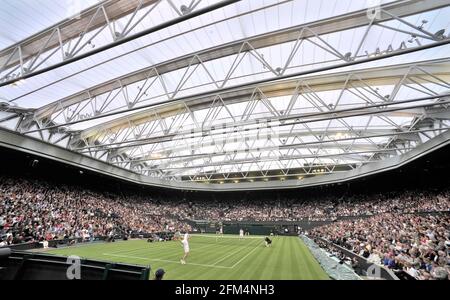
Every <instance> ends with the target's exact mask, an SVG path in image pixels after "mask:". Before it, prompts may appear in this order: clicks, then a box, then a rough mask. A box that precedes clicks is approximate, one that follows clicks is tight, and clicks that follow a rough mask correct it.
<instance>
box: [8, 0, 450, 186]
mask: <svg viewBox="0 0 450 300" xmlns="http://www.w3.org/2000/svg"><path fill="white" fill-rule="evenodd" d="M448 16H450V0H409V1H408V0H399V1H395V0H390V1H389V0H386V1H381V0H380V1H377V0H374V1H362V0H361V1H357V0H314V1H313V0H261V1H251V0H234V1H232V0H228V1H226V0H224V1H219V0H217V1H214V0H104V1H94V0H89V1H85V0H84V1H71V0H64V1H57V2H55V1H51V0H35V1H27V2H25V1H24V2H21V1H15V0H4V1H3V3H2V7H1V9H0V28H2V31H3V33H2V34H1V35H0V48H1V49H2V50H0V127H2V128H3V129H4V130H9V131H14V132H15V133H16V134H18V135H20V136H21V138H23V139H31V140H39V141H40V142H41V143H43V145H46V147H49V149H50V147H55V146H57V147H59V149H61V151H62V150H63V149H65V150H64V151H66V150H70V151H71V153H72V154H73V159H72V160H73V162H74V163H76V162H79V161H81V160H83V159H91V160H92V159H94V160H96V161H101V162H102V163H103V166H108V169H109V168H110V167H114V170H120V172H121V173H122V174H128V175H126V176H128V177H129V179H130V180H134V181H138V182H141V183H147V184H152V185H159V186H170V187H173V188H180V189H181V188H182V189H193V190H195V189H202V190H233V189H259V188H267V187H270V188H287V187H299V186H306V185H312V184H319V183H321V182H322V183H323V182H329V180H327V178H332V179H333V180H332V181H333V182H339V181H344V180H346V179H348V178H349V177H354V176H353V175H354V174H363V173H364V172H362V170H370V171H371V172H372V171H373V172H376V171H380V170H383V169H386V166H388V165H389V162H392V161H396V162H400V161H402V160H403V159H404V158H405V159H406V158H408V157H412V153H414V155H420V153H422V152H424V151H426V149H430V147H429V146H427V145H431V144H433V143H434V144H436V141H438V140H439V141H440V140H442V139H444V140H445V141H447V136H448V132H447V131H448V128H449V126H450V120H449V119H450V114H449V112H450V109H449V104H450V97H449V96H450V55H449V53H450V46H449V43H450V36H449V30H450V18H448ZM55 155H56V154H55ZM56 156H57V155H56ZM105 169H106V167H105ZM350 174H353V175H352V176H349V175H350ZM136 178H139V179H138V180H137V179H136Z"/></svg>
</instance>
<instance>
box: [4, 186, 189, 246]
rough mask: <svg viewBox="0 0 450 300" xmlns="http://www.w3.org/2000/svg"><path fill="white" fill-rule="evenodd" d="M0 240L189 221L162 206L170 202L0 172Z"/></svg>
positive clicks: (169, 227) (176, 226) (139, 229)
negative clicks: (24, 178) (4, 175)
mask: <svg viewBox="0 0 450 300" xmlns="http://www.w3.org/2000/svg"><path fill="white" fill-rule="evenodd" d="M0 179H1V181H0V246H4V245H11V244H20V243H25V242H33V241H44V240H45V241H50V240H58V239H67V238H83V239H92V238H94V237H98V236H108V235H110V234H111V233H116V234H117V233H122V234H129V233H137V234H138V233H152V232H162V231H174V230H183V231H189V230H191V227H190V226H189V225H188V224H186V223H185V222H182V221H180V220H178V219H176V218H174V217H172V216H170V215H168V214H167V213H166V212H167V211H171V212H174V213H176V209H171V205H170V204H167V205H164V208H163V209H162V207H161V205H159V204H157V203H151V202H146V201H145V200H143V199H141V198H140V197H134V198H133V199H127V198H126V197H125V198H124V197H123V196H121V195H114V194H110V193H99V192H93V191H89V190H85V189H77V188H76V187H73V186H55V185H52V184H49V183H46V182H44V181H32V180H18V179H14V178H4V177H2V178H0Z"/></svg>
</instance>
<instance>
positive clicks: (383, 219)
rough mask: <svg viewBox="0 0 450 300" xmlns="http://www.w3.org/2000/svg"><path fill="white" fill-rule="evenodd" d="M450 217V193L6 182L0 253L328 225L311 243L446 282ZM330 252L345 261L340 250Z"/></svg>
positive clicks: (0, 191) (0, 201)
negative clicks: (208, 226)
mask: <svg viewBox="0 0 450 300" xmlns="http://www.w3.org/2000/svg"><path fill="white" fill-rule="evenodd" d="M449 211H450V191H448V190H447V191H439V192H437V191H434V192H433V191H421V192H416V191H403V192H396V193H385V194H362V195H344V196H340V197H338V198H336V197H333V196H329V195H324V196H322V197H320V198H314V199H313V198H311V199H299V198H297V199H287V198H282V197H278V198H277V199H275V200H263V199H258V200H257V201H255V199H245V198H243V199H229V200H224V199H216V200H215V199H208V200H204V199H203V200H202V199H195V197H190V198H189V200H186V199H184V198H170V197H167V198H164V197H160V196H158V197H154V196H153V195H148V194H147V195H146V194H142V193H126V194H123V193H117V192H115V193H113V192H100V191H98V190H95V191H94V190H89V189H88V188H83V187H77V186H73V185H72V186H70V185H59V184H58V185H57V184H54V183H49V182H46V181H43V180H31V179H23V178H21V179H19V178H12V177H0V246H5V245H11V244H20V243H24V242H35V241H40V242H41V241H50V240H58V239H67V238H83V239H93V238H95V237H99V236H108V235H111V234H112V233H114V232H115V233H126V234H130V233H135V234H144V233H147V234H152V233H161V232H178V231H181V232H185V231H191V230H192V229H193V228H192V227H191V226H190V225H189V224H192V223H191V220H208V221H212V222H214V221H220V222H223V221H305V220H306V221H328V222H332V223H331V224H330V225H326V226H322V227H318V228H316V229H314V230H313V231H311V232H310V234H311V236H312V237H316V238H317V237H320V238H324V239H326V240H328V241H329V242H332V243H335V244H337V245H339V246H342V247H345V248H346V249H348V250H350V251H352V252H354V253H356V254H359V255H361V256H364V257H366V258H367V259H368V260H369V261H371V262H374V263H377V264H380V265H385V266H386V267H388V268H391V269H393V270H396V271H399V270H400V271H403V272H406V273H407V274H408V275H409V276H411V277H414V278H417V279H439V278H446V277H448V274H449V273H448V272H449V269H448V263H449V252H448V249H449V248H448V247H449V243H450V236H449V223H450V216H449V214H448V212H449ZM445 212H447V214H446V213H445ZM321 246H323V247H325V246H326V245H321ZM328 250H330V252H333V253H335V255H336V256H337V257H339V259H342V260H345V259H346V257H345V255H343V254H342V253H340V252H339V250H337V249H336V248H329V249H328ZM350 263H351V262H350Z"/></svg>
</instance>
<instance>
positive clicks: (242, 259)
mask: <svg viewBox="0 0 450 300" xmlns="http://www.w3.org/2000/svg"><path fill="white" fill-rule="evenodd" d="M261 245H262V244H259V245H257V246H256V247H255V248H254V249H253V250H252V251H250V252H249V253H247V255H246V256H244V257H243V258H241V259H240V260H239V261H238V262H237V263H235V264H234V265H233V266H232V267H231V269H233V268H234V267H236V266H237V265H238V264H240V263H241V262H242V261H244V259H246V258H247V257H248V256H249V255H250V254H252V253H253V252H255V250H256V249H258V247H260V246H261Z"/></svg>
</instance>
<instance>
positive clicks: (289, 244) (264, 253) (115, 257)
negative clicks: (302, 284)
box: [46, 235, 328, 280]
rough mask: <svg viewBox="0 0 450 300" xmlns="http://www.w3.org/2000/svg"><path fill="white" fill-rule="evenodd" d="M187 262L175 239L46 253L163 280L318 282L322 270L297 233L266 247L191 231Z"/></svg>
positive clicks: (252, 239)
mask: <svg viewBox="0 0 450 300" xmlns="http://www.w3.org/2000/svg"><path fill="white" fill-rule="evenodd" d="M190 248H191V253H190V257H189V258H188V259H187V265H181V264H180V258H181V256H182V254H183V248H182V246H181V243H180V242H179V241H172V242H160V243H147V241H145V240H131V241H125V242H124V241H120V242H115V243H95V244H90V245H80V246H75V247H70V248H61V249H55V250H49V251H46V253H50V254H56V255H63V256H70V255H77V256H79V257H82V258H89V259H96V260H102V261H110V262H121V263H129V264H136V265H146V266H147V265H150V266H151V268H152V273H153V272H155V271H156V270H157V269H158V268H163V269H164V270H165V271H166V276H165V277H164V279H166V280H171V279H173V280H227V279H229V280H274V279H275V280H276V279H279V280H294V279H295V280H318V279H328V276H327V274H326V273H325V272H324V271H323V269H322V268H321V267H320V265H319V264H318V262H317V261H316V260H315V258H314V257H313V256H312V254H311V253H310V251H309V249H308V248H307V247H306V246H305V245H304V244H303V242H302V241H301V240H300V239H299V238H298V237H274V238H273V245H272V247H271V248H266V247H265V246H264V241H263V237H246V238H245V239H244V240H240V239H239V238H238V237H235V236H224V237H220V238H216V237H215V236H208V235H194V236H192V238H191V239H190Z"/></svg>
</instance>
